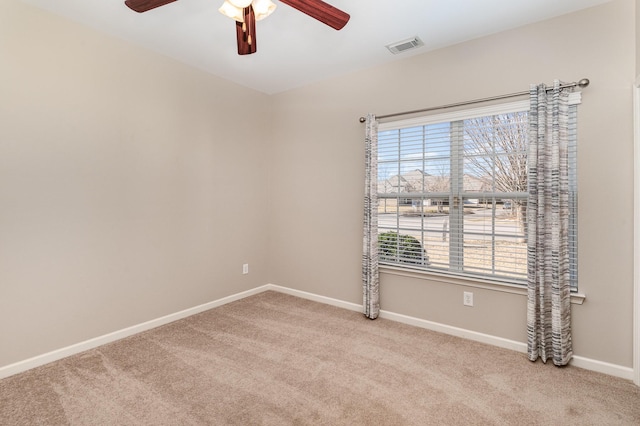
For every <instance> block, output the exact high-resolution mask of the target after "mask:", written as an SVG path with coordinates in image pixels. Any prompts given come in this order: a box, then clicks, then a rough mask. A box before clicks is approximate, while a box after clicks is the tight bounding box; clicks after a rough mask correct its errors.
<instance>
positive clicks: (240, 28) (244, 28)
mask: <svg viewBox="0 0 640 426" xmlns="http://www.w3.org/2000/svg"><path fill="white" fill-rule="evenodd" d="M243 14H244V22H236V38H237V39H238V55H251V54H252V53H256V50H258V46H257V44H256V15H255V13H254V12H253V7H251V5H249V6H248V7H245V8H244V12H243Z"/></svg>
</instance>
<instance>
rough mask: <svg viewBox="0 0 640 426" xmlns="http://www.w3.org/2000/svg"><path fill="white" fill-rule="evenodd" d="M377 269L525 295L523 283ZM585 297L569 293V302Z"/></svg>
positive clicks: (390, 268)
mask: <svg viewBox="0 0 640 426" xmlns="http://www.w3.org/2000/svg"><path fill="white" fill-rule="evenodd" d="M379 271H380V273H381V274H388V275H397V276H401V277H409V278H416V279H420V280H429V281H435V282H440V283H445V284H453V285H461V286H465V287H473V288H481V289H484V290H491V291H499V292H503V293H511V294H518V295H521V296H525V297H526V296H527V287H526V286H524V285H517V284H509V283H498V282H495V281H490V280H483V279H481V278H472V277H456V276H451V275H446V274H438V273H436V272H427V271H417V270H411V269H405V268H398V267H394V266H388V265H380V266H379ZM586 297H587V296H586V295H585V294H582V293H571V303H572V304H575V305H582V304H583V303H584V300H585V299H586Z"/></svg>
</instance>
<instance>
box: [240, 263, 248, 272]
mask: <svg viewBox="0 0 640 426" xmlns="http://www.w3.org/2000/svg"><path fill="white" fill-rule="evenodd" d="M242 273H243V274H245V275H246V274H248V273H249V264H248V263H244V264H243V265H242Z"/></svg>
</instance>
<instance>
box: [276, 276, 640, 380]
mask: <svg viewBox="0 0 640 426" xmlns="http://www.w3.org/2000/svg"><path fill="white" fill-rule="evenodd" d="M266 287H267V290H274V291H280V292H282V293H286V294H290V295H292V296H297V297H300V298H303V299H309V300H313V301H316V302H320V303H326V304H328V305H333V306H337V307H340V308H345V309H349V310H352V311H357V312H362V306H361V305H358V304H355V303H350V302H345V301H342V300H337V299H332V298H330V297H325V296H319V295H317V294H313V293H307V292H304V291H300V290H294V289H291V288H286V287H280V286H277V285H273V284H268V285H267V286H266ZM380 318H386V319H389V320H392V321H397V322H401V323H403V324H408V325H413V326H416V327H420V328H425V329H427V330H431V331H437V332H439V333H444V334H449V335H452V336H457V337H462V338H464V339H469V340H473V341H476V342H481V343H486V344H489V345H493V346H498V347H500V348H504V349H510V350H513V351H517V352H522V353H527V344H526V343H523V342H518V341H515V340H510V339H504V338H502V337H497V336H492V335H490V334H484V333H478V332H476V331H471V330H467V329H464V328H458V327H453V326H450V325H446V324H441V323H437V322H433V321H427V320H424V319H421V318H415V317H410V316H407V315H403V314H397V313H395V312H389V311H385V310H380ZM571 365H573V366H575V367H579V368H584V369H585V370H591V371H597V372H599V373H604V374H608V375H610V376H615V377H620V378H623V379H628V380H633V379H634V371H633V368H629V367H623V366H621V365H616V364H610V363H607V362H602V361H598V360H594V359H590V358H585V357H581V356H575V355H574V357H573V359H572V360H571Z"/></svg>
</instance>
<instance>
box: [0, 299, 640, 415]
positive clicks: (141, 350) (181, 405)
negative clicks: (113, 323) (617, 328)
mask: <svg viewBox="0 0 640 426" xmlns="http://www.w3.org/2000/svg"><path fill="white" fill-rule="evenodd" d="M0 424H2V425H11V426H18V425H67V424H72V425H363V424H376V425H432V424H433V425H436V424H437V425H474V424H481V425H640V388H638V387H636V386H635V385H634V384H633V383H631V382H630V381H627V380H622V379H618V378H614V377H610V376H606V375H603V374H598V373H594V372H590V371H587V370H582V369H579V368H574V367H567V368H556V367H554V366H552V365H544V364H542V363H539V362H538V363H531V362H529V361H527V359H526V356H525V355H524V354H521V353H517V352H513V351H509V350H504V349H500V348H495V347H492V346H488V345H483V344H480V343H475V342H472V341H467V340H463V339H460V338H456V337H452V336H448V335H444V334H439V333H434V332H431V331H428V330H424V329H420V328H415V327H411V326H407V325H404V324H400V323H396V322H393V321H389V320H384V319H377V320H375V321H371V320H368V319H366V318H364V317H363V316H362V315H361V314H359V313H357V312H351V311H347V310H343V309H339V308H335V307H332V306H328V305H324V304H320V303H316V302H311V301H308V300H304V299H299V298H296V297H292V296H288V295H285V294H281V293H276V292H271V291H269V292H265V293H261V294H258V295H256V296H252V297H249V298H246V299H243V300H240V301H237V302H234V303H230V304H228V305H225V306H222V307H219V308H216V309H212V310H210V311H207V312H204V313H202V314H199V315H195V316H192V317H189V318H187V319H184V320H181V321H177V322H174V323H172V324H169V325H166V326H163V327H159V328H156V329H154V330H150V331H148V332H145V333H142V334H139V335H136V336H133V337H130V338H127V339H124V340H121V341H118V342H115V343H112V344H109V345H105V346H102V347H99V348H97V349H94V350H90V351H87V352H85V353H82V354H79V355H76V356H73V357H69V358H66V359H64V360H61V361H58V362H55V363H52V364H49V365H46V366H43V367H40V368H37V369H33V370H30V371H27V372H25V373H22V374H19V375H15V376H12V377H9V378H6V379H4V380H1V381H0Z"/></svg>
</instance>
